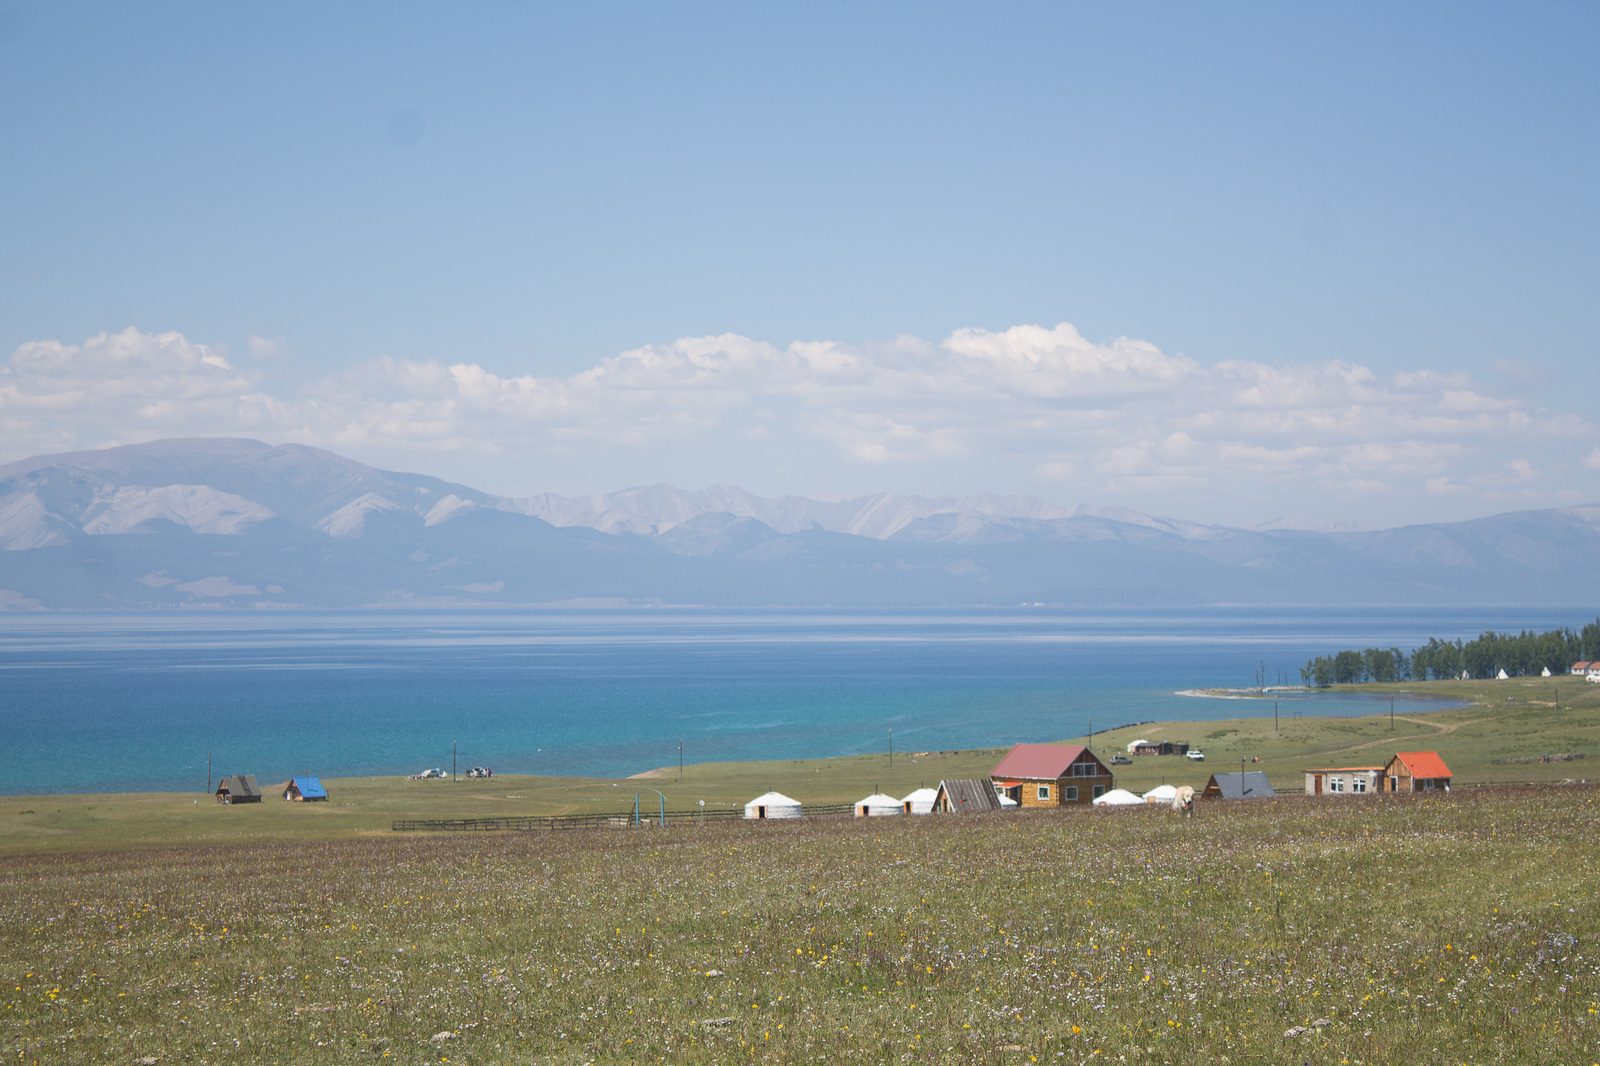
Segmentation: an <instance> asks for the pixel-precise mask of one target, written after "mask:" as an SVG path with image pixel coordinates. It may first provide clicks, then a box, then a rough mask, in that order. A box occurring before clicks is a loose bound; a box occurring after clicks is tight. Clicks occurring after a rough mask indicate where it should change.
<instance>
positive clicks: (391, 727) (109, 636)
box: [0, 607, 1592, 795]
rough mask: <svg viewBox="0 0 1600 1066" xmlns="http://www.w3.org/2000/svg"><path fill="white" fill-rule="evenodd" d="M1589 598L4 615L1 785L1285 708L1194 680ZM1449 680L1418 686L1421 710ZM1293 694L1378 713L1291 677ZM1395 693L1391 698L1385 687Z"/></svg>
mask: <svg viewBox="0 0 1600 1066" xmlns="http://www.w3.org/2000/svg"><path fill="white" fill-rule="evenodd" d="M1591 620H1592V618H1589V617H1585V616H1584V615H1583V614H1582V612H1572V611H1566V612H1563V611H1560V610H1556V609H1545V608H1531V609H1528V610H1527V611H1525V612H1515V611H1513V610H1512V609H1508V608H1493V609H1488V608H1486V609H1484V610H1482V611H1479V612H1474V611H1472V610H1462V609H1459V608H1454V609H1427V610H1418V609H1377V608H1359V609H1356V608H1350V609H1335V610H1329V609H1321V608H1319V609H1284V608H1243V607H1240V608H1203V609H1202V608H1197V609H1161V610H1150V609H1126V610H1108V609H1095V610H1088V609H1083V610H1071V609H1023V608H1017V609H994V610H946V611H941V610H921V611H919V610H909V611H908V610H895V611H876V612H875V611H856V612H850V611H817V610H812V611H807V610H684V609H672V610H660V611H652V610H644V609H640V610H505V611H472V612H443V611H435V612H388V611H385V612H292V613H290V612H285V613H268V612H255V613H231V612H221V611H204V610H196V611H180V612H171V613H151V614H126V613H114V614H113V613H104V614H91V613H61V614H54V613H28V614H23V613H9V614H0V748H3V750H4V752H5V755H6V758H5V759H4V760H0V794H10V795H15V794H23V793H49V792H111V791H143V790H194V791H199V790H200V789H202V788H203V787H204V785H205V781H206V757H207V752H210V753H211V757H212V772H213V775H214V776H215V775H216V774H219V773H254V774H255V775H256V776H257V777H258V778H259V779H260V780H261V781H263V782H270V781H281V780H283V779H285V778H287V777H289V776H290V775H291V774H318V775H322V776H326V777H345V776H359V775H374V774H406V773H414V772H417V771H419V770H422V769H425V768H427V767H433V766H441V767H444V768H445V769H449V767H450V760H451V747H452V744H454V745H456V748H457V761H458V764H459V766H460V767H461V768H462V769H463V770H464V769H465V768H466V767H469V766H472V765H484V766H491V767H493V768H494V769H495V771H496V772H497V773H507V772H513V773H537V774H561V775H568V774H572V775H594V776H608V777H610V776H624V775H627V774H633V773H638V772H640V771H642V770H647V769H651V768H653V767H658V766H666V765H672V764H675V763H676V762H677V760H678V745H679V742H680V741H681V742H682V744H683V753H684V758H685V760H686V761H688V762H710V761H723V760H743V759H780V758H811V757H819V756H833V755H848V754H856V753H861V752H869V751H885V750H887V749H888V747H889V743H890V732H891V730H892V731H893V745H894V748H895V750H897V751H928V750H949V749H956V748H973V747H993V746H1000V745H1007V744H1011V743H1015V742H1017V741H1044V740H1060V739H1068V738H1072V737H1081V736H1083V735H1084V734H1085V732H1086V731H1087V730H1088V729H1089V727H1090V721H1091V719H1092V720H1093V724H1094V728H1096V729H1104V728H1110V727H1112V726H1116V725H1122V724H1126V723H1132V722H1139V721H1150V720H1157V719H1186V720H1191V721H1196V722H1203V721H1208V720H1214V719H1218V718H1234V717H1246V716H1251V715H1267V716H1270V715H1271V714H1272V703H1271V702H1270V701H1266V702H1259V701H1238V700H1218V699H1207V698H1203V697H1196V696H1185V695H1180V694H1179V693H1180V692H1181V691H1182V690H1185V689H1194V688H1209V687H1218V686H1221V687H1238V688H1243V687H1248V686H1250V685H1251V684H1253V682H1254V678H1255V675H1256V670H1257V668H1258V666H1261V665H1263V664H1264V666H1265V670H1266V677H1267V681H1268V683H1269V684H1272V683H1277V682H1279V681H1282V682H1285V683H1288V684H1298V683H1299V668H1300V667H1301V666H1302V665H1304V663H1305V662H1306V661H1307V660H1308V659H1309V658H1311V657H1312V656H1314V655H1322V654H1329V653H1332V652H1335V651H1338V650H1339V649H1341V648H1346V647H1368V646H1381V647H1389V646H1398V647H1400V648H1401V649H1402V650H1405V651H1407V652H1409V651H1410V650H1411V648H1413V647H1415V646H1416V645H1418V644H1422V643H1425V642H1426V641H1427V638H1428V637H1430V636H1437V637H1441V638H1449V639H1453V638H1456V637H1464V638H1471V637H1474V636H1476V635H1478V634H1479V633H1480V632H1482V631H1483V630H1485V629H1491V628H1492V629H1497V630H1508V629H1509V630H1520V629H1523V628H1530V629H1537V630H1547V629H1554V628H1559V627H1561V626H1572V627H1574V628H1577V627H1580V626H1582V625H1583V624H1584V623H1585V622H1588V621H1591ZM1441 706H1446V704H1443V703H1441V702H1439V701H1432V700H1419V701H1416V702H1411V703H1408V704H1407V705H1406V709H1407V711H1408V713H1415V712H1417V711H1426V710H1432V709H1438V708H1439V707H1441ZM1280 707H1281V713H1282V714H1283V715H1285V716H1289V715H1292V714H1313V715H1351V714H1366V713H1372V712H1373V711H1374V710H1376V709H1378V705H1376V704H1374V703H1373V702H1372V701H1371V700H1368V699H1362V698H1359V697H1352V696H1341V695H1333V694H1315V695H1308V694H1304V693H1300V694H1297V696H1296V697H1295V698H1290V697H1287V696H1286V697H1285V698H1284V699H1283V700H1282V701H1281V703H1280ZM1382 707H1383V708H1385V709H1386V708H1387V702H1386V701H1385V702H1384V703H1383V704H1382Z"/></svg>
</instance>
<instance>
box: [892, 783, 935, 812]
mask: <svg viewBox="0 0 1600 1066" xmlns="http://www.w3.org/2000/svg"><path fill="white" fill-rule="evenodd" d="M938 798H939V790H938V789H936V788H919V789H917V790H916V791H915V792H913V793H911V794H910V795H908V796H907V797H906V798H905V799H903V800H901V801H900V809H901V810H903V811H905V812H906V813H907V814H932V813H933V804H934V801H935V800H937V799H938Z"/></svg>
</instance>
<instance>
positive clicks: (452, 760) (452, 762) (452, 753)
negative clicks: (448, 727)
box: [450, 740, 456, 781]
mask: <svg viewBox="0 0 1600 1066" xmlns="http://www.w3.org/2000/svg"><path fill="white" fill-rule="evenodd" d="M455 779H456V742H455V741H453V740H452V741H451V742H450V780H451V781H454V780H455Z"/></svg>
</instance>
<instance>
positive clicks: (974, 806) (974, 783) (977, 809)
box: [933, 777, 1002, 814]
mask: <svg viewBox="0 0 1600 1066" xmlns="http://www.w3.org/2000/svg"><path fill="white" fill-rule="evenodd" d="M933 809H934V810H935V811H936V812H938V813H939V814H979V813H981V812H984V811H998V810H1001V809H1002V808H1001V805H1000V796H999V795H998V794H997V793H996V792H995V790H994V785H993V784H992V783H991V782H990V781H989V779H988V778H984V777H973V778H962V779H959V780H955V781H940V782H939V790H938V792H936V793H935V794H934V800H933Z"/></svg>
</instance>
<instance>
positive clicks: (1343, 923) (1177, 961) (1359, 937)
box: [0, 786, 1600, 1066]
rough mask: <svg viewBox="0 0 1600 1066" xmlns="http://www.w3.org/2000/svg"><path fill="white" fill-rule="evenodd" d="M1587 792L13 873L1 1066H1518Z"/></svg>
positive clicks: (3, 949) (1550, 961)
mask: <svg viewBox="0 0 1600 1066" xmlns="http://www.w3.org/2000/svg"><path fill="white" fill-rule="evenodd" d="M1597 834H1600V790H1597V789H1595V788H1593V787H1590V786H1573V787H1565V788H1558V787H1548V786H1546V787H1526V786H1525V787H1521V788H1504V789H1471V790H1457V791H1454V792H1452V793H1450V794H1448V795H1445V794H1437V795H1430V796H1427V797H1426V798H1423V797H1417V798H1412V797H1366V798H1362V799H1353V798H1347V799H1344V800H1339V801H1328V800H1321V801H1319V800H1315V799H1310V798H1304V797H1286V798H1282V799H1279V800H1277V801H1259V802H1248V803H1231V804H1230V803H1221V802H1218V803H1210V804H1203V805H1201V807H1200V810H1199V816H1198V817H1196V818H1195V819H1193V820H1187V819H1183V818H1181V817H1180V816H1178V815H1176V814H1174V813H1172V812H1171V811H1168V810H1160V809H1155V808H1137V809H1132V810H1109V811H1108V810H1098V811H1096V810H1082V809H1076V810H1070V811H1060V812H1056V811H1050V812H1030V813H1024V814H1005V815H987V816H965V817H962V816H947V817H942V818H935V817H925V818H914V819H913V818H906V817H901V818H892V819H873V820H871V822H870V823H868V822H866V821H856V820H850V819H818V820H814V821H811V822H803V823H790V824H784V823H772V822H768V823H757V824H743V823H732V824H722V825H718V824H708V825H706V826H703V827H696V826H693V825H684V826H681V827H672V826H668V827H667V828H665V829H660V828H654V829H647V830H634V831H618V830H584V831H575V832H565V833H560V832H558V833H549V832H541V833H525V834H485V835H475V836H469V837H462V836H450V837H446V836H409V837H402V836H398V835H393V834H390V835H387V836H380V837H373V838H369V839H338V840H321V841H308V842H302V843H299V844H293V845H289V844H251V845H244V846H238V847H232V848H210V847H205V848H197V847H184V848H166V849H158V850H121V851H101V852H93V853H82V854H73V855H34V856H23V857H12V858H10V859H8V860H7V861H6V862H5V863H4V864H3V865H0V978H3V980H4V992H3V995H0V1002H3V1004H4V1006H3V1010H0V1013H3V1016H4V1021H3V1023H0V1027H3V1028H0V1031H3V1032H4V1042H3V1044H0V1054H3V1055H4V1058H5V1060H6V1061H10V1062H19V1063H40V1064H68V1063H137V1062H143V1063H179V1062H185V1063H235V1062H249V1063H345V1062H358V1061H373V1062H395V1063H413V1064H421V1063H444V1062H449V1063H457V1064H460V1063H466V1064H484V1066H488V1064H499V1063H517V1064H528V1063H558V1064H564V1063H573V1064H585V1063H635V1062H638V1063H645V1062H672V1063H725V1062H760V1063H768V1062H773V1063H776V1062H828V1063H858V1062H859V1063H920V1062H945V1063H955V1062H959V1063H1007V1064H1012V1063H1103V1062H1117V1063H1267V1062H1271V1063H1302V1062H1313V1063H1356V1064H1368V1063H1371V1064H1377V1063H1393V1062H1410V1063H1490V1062H1505V1063H1547V1064H1578V1063H1584V1064H1587V1063H1593V1062H1595V1061H1596V1059H1597V1056H1596V1048H1600V1013H1597V1012H1600V970H1597V966H1600V955H1597V954H1596V948H1595V944H1596V938H1597V936H1600V908H1597V906H1596V903H1597V901H1600V851H1597V849H1596V848H1595V847H1594V841H1595V839H1596V837H1597Z"/></svg>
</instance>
